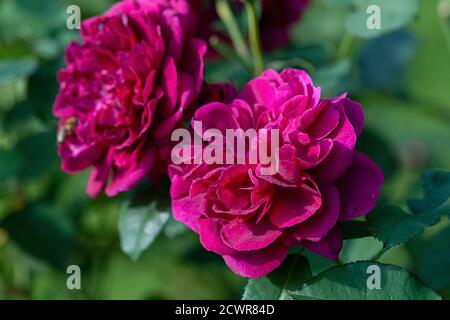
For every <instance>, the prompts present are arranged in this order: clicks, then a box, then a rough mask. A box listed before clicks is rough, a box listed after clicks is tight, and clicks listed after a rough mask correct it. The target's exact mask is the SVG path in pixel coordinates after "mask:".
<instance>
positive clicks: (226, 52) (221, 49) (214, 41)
mask: <svg viewBox="0 0 450 320" xmlns="http://www.w3.org/2000/svg"><path fill="white" fill-rule="evenodd" d="M209 45H210V46H211V47H212V48H214V50H216V51H217V52H218V53H219V54H220V55H221V56H222V57H224V58H225V59H226V60H229V61H236V62H237V63H239V64H240V65H242V66H243V67H244V68H245V70H247V72H252V67H251V65H250V64H249V63H248V62H247V61H245V60H244V59H242V57H241V56H239V55H238V54H237V53H236V51H235V50H233V48H231V47H230V46H228V45H226V44H225V43H223V41H220V39H219V37H217V36H212V37H211V38H209Z"/></svg>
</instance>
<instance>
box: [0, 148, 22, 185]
mask: <svg viewBox="0 0 450 320" xmlns="http://www.w3.org/2000/svg"><path fill="white" fill-rule="evenodd" d="M22 165H23V158H22V157H21V156H20V154H18V153H17V152H14V151H5V150H0V182H2V181H4V180H7V179H10V178H14V177H15V176H17V175H18V174H19V172H20V169H21V168H22Z"/></svg>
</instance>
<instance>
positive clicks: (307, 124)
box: [169, 69, 383, 278]
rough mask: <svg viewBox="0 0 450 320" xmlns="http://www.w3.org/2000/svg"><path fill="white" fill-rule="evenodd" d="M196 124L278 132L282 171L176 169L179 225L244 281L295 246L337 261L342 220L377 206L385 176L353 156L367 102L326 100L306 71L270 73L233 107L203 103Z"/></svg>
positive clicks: (276, 263) (241, 166) (240, 166)
mask: <svg viewBox="0 0 450 320" xmlns="http://www.w3.org/2000/svg"><path fill="white" fill-rule="evenodd" d="M218 119H220V121H218ZM193 120H196V121H202V124H203V128H204V129H205V130H206V129H209V128H217V129H219V130H221V132H222V133H223V134H224V135H225V130H226V129H243V130H247V129H249V128H254V129H261V128H266V129H279V130H280V140H281V141H280V149H279V151H280V152H279V170H278V173H276V174H275V175H272V176H268V175H262V174H261V164H254V165H250V164H234V165H233V164H228V165H218V164H210V165H208V164H205V163H202V164H182V165H171V166H170V167H169V174H170V178H171V181H172V186H171V197H172V209H173V214H174V217H175V219H177V220H179V221H181V222H183V223H184V224H186V225H187V226H189V227H190V228H191V229H192V230H193V231H195V232H197V233H198V234H199V235H200V241H201V243H202V245H203V246H204V247H205V248H206V249H207V250H210V251H213V252H215V253H217V254H220V255H222V256H223V258H224V260H225V262H226V263H227V265H228V266H229V267H230V268H231V269H232V270H233V271H234V272H235V273H237V274H239V275H242V276H246V277H252V278H254V277H261V276H263V275H265V274H267V273H269V272H270V271H272V270H274V269H275V268H277V267H278V266H279V265H280V264H281V262H282V261H283V260H284V259H285V258H286V256H287V254H288V250H289V248H290V247H292V246H294V245H301V246H304V247H306V248H308V249H310V250H312V251H314V252H316V253H318V254H320V255H322V256H324V257H327V258H329V259H336V258H337V256H338V254H339V252H340V250H341V247H342V241H343V240H342V234H341V230H340V228H339V224H338V222H339V221H341V220H351V219H354V218H357V217H360V216H363V215H365V214H367V213H368V212H369V211H370V210H371V209H373V207H374V206H375V203H376V201H377V198H378V196H379V193H380V188H381V185H382V182H383V173H382V172H381V170H380V169H379V168H378V167H377V166H376V165H375V164H374V163H373V162H372V161H371V160H370V159H369V158H368V157H367V156H366V155H364V154H363V153H361V152H358V151H356V150H355V145H356V140H357V137H358V136H359V135H360V133H361V131H362V129H363V123H364V114H363V110H362V108H361V106H360V105H359V104H358V103H356V102H354V101H352V100H350V99H348V98H347V97H346V95H342V96H339V97H336V98H333V99H321V98H320V88H317V87H314V85H313V83H312V80H311V79H310V77H309V76H308V75H307V74H306V73H305V72H304V71H300V70H296V69H286V70H284V71H283V72H281V73H277V72H276V71H274V70H268V71H265V72H264V73H263V74H262V75H261V76H259V77H258V78H255V79H254V80H252V81H250V82H249V83H248V84H247V85H246V86H245V87H244V89H243V90H242V91H241V92H240V93H239V94H238V96H237V97H236V98H235V99H234V100H233V101H232V102H230V103H220V102H215V103H209V104H206V105H204V106H202V107H200V108H199V109H198V110H197V111H196V113H195V115H194V118H193Z"/></svg>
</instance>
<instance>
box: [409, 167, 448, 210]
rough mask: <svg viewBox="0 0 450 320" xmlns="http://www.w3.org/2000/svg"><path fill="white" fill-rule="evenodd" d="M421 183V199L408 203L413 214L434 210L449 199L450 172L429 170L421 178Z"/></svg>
mask: <svg viewBox="0 0 450 320" xmlns="http://www.w3.org/2000/svg"><path fill="white" fill-rule="evenodd" d="M421 183H422V189H423V192H424V197H423V199H421V200H409V201H408V206H409V209H410V210H411V211H412V212H413V213H415V214H419V213H422V212H426V211H432V210H436V209H438V208H439V207H441V206H442V205H444V204H445V202H447V200H448V199H449V198H450V171H441V170H431V171H429V172H427V173H425V174H424V175H423V176H422V177H421ZM444 210H445V209H444ZM447 210H448V209H447Z"/></svg>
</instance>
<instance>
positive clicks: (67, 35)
mask: <svg viewBox="0 0 450 320" xmlns="http://www.w3.org/2000/svg"><path fill="white" fill-rule="evenodd" d="M412 1H413V2H416V1H414V0H412ZM348 2H349V1H333V0H312V5H311V7H310V8H309V10H308V11H307V12H306V14H305V16H304V18H303V19H302V20H301V21H300V22H299V23H298V25H297V26H294V27H293V28H292V32H291V36H292V37H291V38H292V39H291V43H292V44H291V45H290V46H288V47H286V48H283V49H281V50H279V51H276V52H272V53H270V54H268V55H267V56H266V62H267V65H268V66H271V67H275V68H283V67H286V66H296V67H302V68H305V69H306V70H308V71H309V72H310V73H311V75H312V76H313V78H314V80H315V81H316V83H317V84H319V85H321V86H322V90H323V94H324V95H325V96H332V95H337V94H340V93H342V92H344V91H348V92H349V94H350V96H351V97H352V98H354V99H356V100H359V101H361V102H362V104H363V106H364V109H365V111H366V128H365V131H364V134H363V136H362V137H361V139H360V142H359V147H360V148H361V149H362V150H364V151H365V152H367V153H368V154H369V155H370V156H371V157H372V158H373V159H374V160H375V161H376V162H377V163H378V164H379V165H380V166H381V167H382V168H383V171H384V173H385V176H386V184H385V186H384V189H383V195H382V200H381V201H389V202H392V203H395V204H399V205H402V204H404V203H405V201H406V200H407V199H408V198H410V197H412V196H417V195H420V183H419V178H420V175H421V174H422V173H423V172H424V171H426V170H427V169H429V168H442V169H447V170H448V169H450V18H449V16H450V1H447V0H444V1H438V0H425V1H422V2H419V1H417V3H419V4H420V7H419V8H418V12H413V16H412V17H411V19H410V21H409V20H408V23H405V25H404V26H402V27H395V28H392V30H388V31H389V32H382V33H380V34H377V36H375V37H373V36H372V37H367V36H365V35H364V34H357V32H356V35H355V34H352V33H349V32H348V29H349V25H348V24H349V23H351V19H349V14H350V13H349V12H354V10H355V8H354V7H352V8H349V7H348V6H347V4H346V3H348ZM362 2H364V1H362ZM399 2H404V1H399ZM112 3H114V1H112V0H95V1H90V0H0V299H229V298H233V299H239V298H240V297H241V295H242V291H243V288H244V286H245V283H246V280H245V279H243V278H240V277H238V276H236V275H234V274H233V273H232V272H231V271H229V270H228V268H227V267H226V266H225V264H224V263H223V261H222V259H221V258H220V257H219V256H217V255H215V254H213V253H209V252H206V251H205V250H204V249H202V247H201V245H200V243H199V241H198V237H197V236H196V235H195V234H193V233H192V232H190V231H187V230H186V229H185V228H184V227H183V226H181V225H180V224H178V223H177V222H175V221H173V220H169V222H168V223H167V224H166V225H165V227H164V229H163V232H162V233H161V234H160V235H159V237H158V238H157V239H156V241H155V242H154V243H153V244H152V245H151V246H150V248H149V249H147V250H146V251H145V252H144V253H143V255H142V257H141V258H140V259H139V260H138V261H137V262H133V261H132V260H131V259H130V258H129V257H128V256H127V255H125V254H124V253H123V252H122V251H121V249H120V240H119V234H118V227H117V225H118V219H119V211H120V207H121V205H122V204H123V202H124V199H125V196H124V195H121V196H119V197H117V198H114V199H108V198H106V197H104V196H102V197H99V198H97V199H89V198H88V197H87V196H86V195H85V191H84V188H85V184H86V181H87V172H86V173H82V174H78V175H66V174H64V173H62V172H61V171H60V169H59V164H60V163H59V160H58V157H57V154H56V142H55V128H56V119H54V118H53V116H52V112H51V109H52V104H53V99H54V97H55V94H56V92H57V83H56V79H55V77H56V72H57V70H58V69H59V68H60V67H61V66H63V65H64V60H63V50H64V47H65V46H66V45H67V44H68V43H69V42H70V41H71V40H73V39H77V38H78V37H79V35H78V32H77V31H76V30H68V29H67V28H66V8H67V6H68V5H71V4H76V5H79V6H80V8H81V12H82V18H83V19H84V18H87V17H89V16H93V15H98V14H100V13H102V12H104V11H105V10H106V9H107V8H109V7H110V6H111V4H112ZM351 10H353V11H351ZM405 14H409V13H408V12H406V13H405ZM349 20H350V22H349ZM206 72H207V74H206V78H207V79H208V80H209V81H232V82H234V83H236V84H238V85H240V84H242V83H243V82H245V81H246V80H247V79H248V78H249V77H250V76H251V75H248V74H246V73H245V71H244V70H242V69H241V67H239V66H238V65H236V64H235V63H234V62H227V61H222V60H215V61H212V62H211V63H209V64H208V66H207V69H206ZM449 246H450V223H449V221H448V219H447V218H443V219H442V221H441V222H440V223H439V224H438V225H437V226H435V227H432V228H430V229H428V230H427V231H426V232H425V234H424V235H422V236H421V237H420V238H419V239H417V240H415V241H413V242H411V243H409V244H408V245H403V246H399V247H396V248H393V249H391V250H390V251H388V252H387V253H386V254H384V255H383V256H382V257H381V261H382V262H387V263H391V264H396V265H400V266H404V267H406V268H408V269H410V270H412V271H413V272H414V273H416V274H417V275H418V276H419V277H420V278H421V279H422V280H423V281H424V282H425V283H426V284H427V285H429V286H430V287H431V288H433V289H435V290H436V291H437V292H438V293H440V294H441V295H443V296H444V297H446V298H450V250H449ZM380 248H381V244H380V243H379V242H378V241H377V240H375V239H374V238H363V239H358V240H350V241H346V243H345V246H344V250H343V252H342V254H341V257H340V260H341V262H348V261H357V260H365V259H370V258H372V257H373V256H374V255H376V253H377V252H378V251H379V250H380ZM308 256H309V258H310V261H311V262H312V267H313V271H314V272H315V273H317V272H319V271H320V270H322V269H323V268H324V267H325V266H327V265H330V264H331V262H328V261H326V260H324V259H322V258H320V257H318V256H315V255H312V254H308ZM71 264H76V265H79V266H80V267H81V283H82V289H81V290H68V289H67V287H66V279H67V277H68V274H67V273H66V268H67V266H69V265H71Z"/></svg>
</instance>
